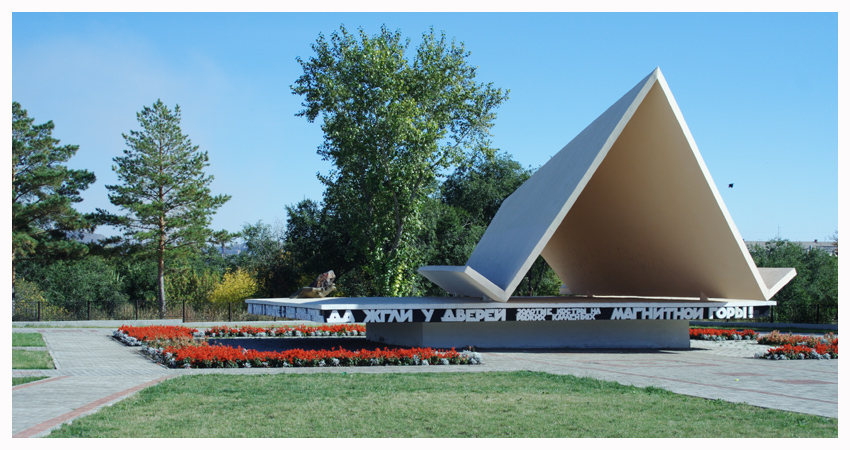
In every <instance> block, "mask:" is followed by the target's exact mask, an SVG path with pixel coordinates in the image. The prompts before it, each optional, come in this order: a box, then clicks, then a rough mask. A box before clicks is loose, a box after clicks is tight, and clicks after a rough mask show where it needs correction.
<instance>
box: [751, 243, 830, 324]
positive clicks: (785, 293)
mask: <svg viewBox="0 0 850 450" xmlns="http://www.w3.org/2000/svg"><path fill="white" fill-rule="evenodd" d="M750 254H751V255H752V257H753V261H754V262H755V264H756V266H758V267H793V268H795V269H797V276H796V277H794V279H793V280H791V282H790V283H788V284H787V285H785V287H783V288H782V289H781V290H780V291H779V292H778V293H777V294H776V295H775V296H774V297H773V298H772V300H775V301H776V307H775V317H774V321H776V322H791V323H816V322H817V321H818V320H817V319H818V317H817V314H818V310H819V312H820V321H821V322H826V323H837V321H838V257H837V256H830V255H829V254H828V253H827V252H825V251H823V250H820V249H816V248H815V249H811V250H809V249H805V248H803V247H802V246H801V245H799V244H795V243H792V242H789V241H787V240H782V239H774V240H771V241H768V242H767V243H766V245H764V246H750ZM818 307H819V309H818Z"/></svg>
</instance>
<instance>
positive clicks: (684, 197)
mask: <svg viewBox="0 0 850 450" xmlns="http://www.w3.org/2000/svg"><path fill="white" fill-rule="evenodd" d="M720 201H721V200H720V199H719V198H715V194H714V193H713V192H712V189H711V187H710V185H709V180H708V179H707V178H706V174H705V173H704V172H703V169H702V168H701V166H700V163H699V161H698V160H697V158H696V156H695V155H694V151H693V150H692V149H691V148H690V144H689V143H688V140H687V138H686V136H685V133H684V132H683V129H682V126H681V125H680V123H679V121H678V120H677V118H676V115H675V113H674V112H673V110H672V109H671V106H670V104H669V102H668V100H667V99H666V98H665V94H664V92H663V90H662V88H661V87H660V85H659V83H658V82H656V83H655V84H654V86H653V87H652V88H651V90H650V92H649V93H648V94H647V97H646V98H645V99H644V100H643V102H642V103H641V104H640V106H639V107H638V109H637V111H636V112H635V114H634V116H633V117H632V118H631V120H630V121H629V123H628V124H627V125H626V127H625V128H624V130H623V132H622V133H621V134H620V136H619V137H618V138H617V141H616V142H615V143H614V145H613V147H612V148H611V150H610V151H609V153H608V155H607V156H606V157H605V159H604V160H603V161H602V163H601V164H600V166H599V168H598V169H597V170H596V173H594V175H593V176H592V178H591V179H590V181H589V183H588V184H587V186H585V188H584V190H583V191H582V193H581V194H580V195H579V197H578V199H577V200H576V203H575V204H574V205H573V206H572V208H571V209H570V211H569V212H568V213H567V215H566V217H565V218H564V220H563V222H562V223H561V224H560V225H559V227H558V229H557V231H556V232H555V234H554V235H553V236H552V238H551V239H550V240H549V242H548V244H547V245H546V246H545V248H544V249H543V252H542V255H543V257H544V258H545V259H546V261H547V262H548V263H549V265H550V266H551V267H552V268H553V269H554V271H555V273H556V274H557V275H558V276H559V277H560V278H561V280H562V281H563V282H564V283H565V284H566V286H567V287H568V288H569V289H570V291H571V292H572V293H573V294H579V295H583V294H591V295H638V296H666V297H700V296H701V295H704V296H707V297H712V298H739V299H764V294H763V293H762V290H761V288H760V287H759V285H758V282H757V281H756V279H755V277H754V273H753V271H752V268H751V267H750V265H749V264H748V260H747V259H746V256H745V255H744V253H743V252H742V250H741V246H740V244H739V243H738V242H737V238H736V234H735V233H734V232H733V231H732V228H731V226H730V224H729V223H728V222H727V221H726V217H725V216H724V214H723V211H722V210H721V208H720V206H719V202H720Z"/></svg>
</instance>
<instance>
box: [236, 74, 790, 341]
mask: <svg viewBox="0 0 850 450" xmlns="http://www.w3.org/2000/svg"><path fill="white" fill-rule="evenodd" d="M539 255H542V256H543V257H544V258H545V259H546V261H547V262H548V263H549V265H550V266H551V267H552V268H553V269H554V270H555V273H557V275H558V276H559V277H560V278H561V280H562V281H563V282H564V284H565V286H564V287H562V294H563V293H567V292H566V291H567V290H568V291H569V293H571V294H572V295H562V296H558V297H513V298H512V297H511V293H512V292H513V291H514V290H515V289H516V287H517V285H518V284H519V282H520V280H521V279H522V278H523V277H524V276H525V274H526V272H527V271H528V270H529V268H530V267H531V264H532V263H533V262H534V260H535V259H536V258H537V257H538V256H539ZM419 273H420V274H422V275H424V276H425V277H427V278H428V279H430V280H431V281H433V282H434V283H436V284H437V285H439V286H440V287H442V288H443V289H445V290H446V291H447V292H448V293H450V294H452V295H453V296H450V297H345V298H336V297H328V298H319V299H314V298H293V299H248V300H246V301H245V303H247V305H248V312H249V313H251V314H258V315H267V316H276V317H285V318H290V319H299V320H309V321H313V322H323V323H365V324H366V337H367V338H368V339H369V340H371V341H374V342H382V343H388V344H396V345H409V346H428V347H442V348H448V347H463V346H466V345H474V346H478V347H481V348H487V347H490V348H494V347H496V348H497V347H513V348H519V347H525V348H544V347H549V348H553V347H573V348H687V347H689V346H690V341H689V334H688V326H689V321H691V320H706V319H708V320H711V319H728V318H755V317H757V316H758V315H761V314H765V313H766V312H767V311H768V310H769V308H770V306H772V305H775V304H776V302H773V301H770V300H769V299H770V298H771V297H772V296H773V295H774V294H775V293H776V292H777V291H778V290H779V289H781V288H782V286H784V285H785V284H787V283H788V282H789V281H790V280H791V279H792V278H793V277H794V276H795V275H796V271H795V270H794V269H793V268H790V269H777V268H770V269H763V268H762V269H760V268H757V267H755V264H754V263H753V260H752V258H751V257H750V255H749V252H748V251H747V248H746V246H745V245H744V242H743V240H742V239H741V236H740V233H739V232H738V229H737V228H736V227H735V224H734V222H732V218H731V217H730V215H729V211H728V210H727V209H726V206H725V205H724V204H723V200H722V199H721V198H720V193H719V192H718V190H717V186H715V184H714V181H712V179H711V176H710V175H709V173H708V169H707V168H706V165H705V162H704V161H703V159H702V157H701V156H700V153H699V151H698V150H697V146H696V144H695V143H694V139H693V137H692V136H691V133H690V131H689V130H688V127H687V125H686V124H685V121H684V119H683V118H682V113H681V111H679V107H678V106H677V105H676V101H675V100H674V99H673V95H672V94H671V93H670V88H669V87H668V86H667V82H666V81H665V80H664V77H663V76H662V75H661V71H660V70H658V69H656V70H655V71H653V72H652V73H651V74H649V76H647V77H646V78H644V79H643V80H641V82H640V83H638V84H637V85H636V86H635V87H634V88H632V89H631V90H630V91H629V92H628V93H626V95H624V96H623V97H622V98H620V99H619V100H618V101H617V102H616V103H614V104H613V105H612V106H611V107H610V108H608V110H606V111H605V112H604V113H603V114H602V115H601V116H599V117H598V118H597V119H596V120H595V121H593V123H591V124H590V125H589V126H588V127H587V128H585V129H584V131H582V132H581V133H580V134H579V135H578V136H576V137H575V139H573V140H572V141H570V143H569V144H567V145H566V147H564V148H563V149H562V150H561V151H560V152H558V153H557V154H556V155H555V156H554V157H553V158H552V159H551V160H550V161H549V162H548V163H546V164H545V165H544V166H543V167H541V168H540V169H539V170H537V172H535V173H534V175H532V176H531V178H529V179H528V180H527V181H526V182H525V183H524V184H523V185H522V186H520V188H519V189H517V190H516V192H514V193H513V194H512V195H511V196H510V197H508V198H507V199H506V200H505V202H504V203H503V204H502V207H501V208H500V209H499V211H498V213H497V214H496V216H495V217H494V218H493V220H492V222H491V223H490V225H489V227H488V228H487V231H486V232H485V233H484V236H482V238H481V240H480V241H479V243H478V245H477V246H476V248H475V250H474V251H473V253H472V255H471V256H470V258H469V260H468V261H467V263H466V265H465V266H460V267H447V266H426V267H421V268H420V269H419Z"/></svg>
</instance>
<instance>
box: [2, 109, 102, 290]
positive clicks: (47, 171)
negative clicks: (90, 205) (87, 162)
mask: <svg viewBox="0 0 850 450" xmlns="http://www.w3.org/2000/svg"><path fill="white" fill-rule="evenodd" d="M33 121H34V119H33V118H30V117H28V116H27V112H26V110H24V109H23V108H22V107H21V105H20V104H19V103H18V102H12V286H13V289H12V292H13V294H12V295H13V300H14V283H15V263H16V260H17V259H22V258H29V257H33V256H34V255H38V256H39V257H40V258H48V257H55V256H79V255H83V254H85V252H86V246H85V245H84V244H82V243H81V242H78V241H76V240H73V239H69V237H71V236H70V235H71V234H72V233H74V232H77V231H80V230H84V229H88V230H89V231H94V225H93V222H92V221H90V220H89V219H90V218H89V217H87V216H86V215H83V214H80V213H79V212H77V211H76V210H75V209H74V208H73V207H72V204H73V203H77V202H81V201H82V198H81V197H80V191H83V190H85V189H87V188H88V186H89V185H90V184H91V183H93V182H94V181H95V176H94V174H93V173H91V172H89V171H87V170H72V169H69V168H67V167H66V166H64V165H62V164H61V163H64V162H66V161H68V160H69V159H70V158H71V157H72V156H74V155H75V154H76V153H77V150H78V149H79V147H78V146H76V145H63V146H60V145H59V140H58V139H55V138H53V136H52V133H53V128H54V125H53V121H48V122H47V123H44V124H41V125H35V126H33Z"/></svg>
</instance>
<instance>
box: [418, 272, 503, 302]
mask: <svg viewBox="0 0 850 450" xmlns="http://www.w3.org/2000/svg"><path fill="white" fill-rule="evenodd" d="M419 273H420V274H422V276H424V277H425V278H427V279H429V280H431V281H432V282H434V284H436V285H437V286H440V287H442V288H443V289H445V290H446V292H448V293H449V294H452V295H462V296H466V297H479V298H482V299H489V300H495V301H498V302H506V301H508V299H509V298H510V296H511V293H510V292H505V291H504V290H503V289H501V288H500V287H499V286H496V285H495V284H493V282H491V281H490V280H488V279H487V278H484V276H483V275H481V274H480V273H478V272H477V271H475V269H473V268H472V267H469V266H424V267H420V268H419Z"/></svg>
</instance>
